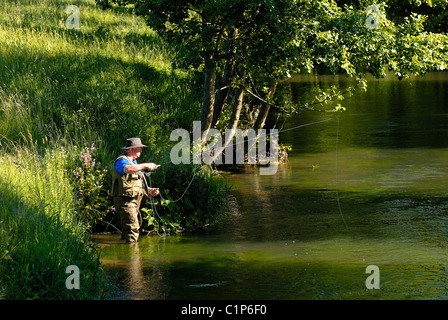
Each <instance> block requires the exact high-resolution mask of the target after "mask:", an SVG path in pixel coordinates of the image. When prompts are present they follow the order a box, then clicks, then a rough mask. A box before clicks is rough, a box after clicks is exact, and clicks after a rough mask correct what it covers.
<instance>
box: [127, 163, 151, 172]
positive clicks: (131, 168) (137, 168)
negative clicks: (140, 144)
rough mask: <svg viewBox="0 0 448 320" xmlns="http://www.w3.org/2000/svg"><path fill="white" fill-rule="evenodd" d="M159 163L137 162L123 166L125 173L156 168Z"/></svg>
mask: <svg viewBox="0 0 448 320" xmlns="http://www.w3.org/2000/svg"><path fill="white" fill-rule="evenodd" d="M159 166H160V165H156V164H155V163H139V164H130V165H127V166H126V167H124V172H125V173H138V172H139V171H143V170H150V171H154V170H156V169H157V168H158V167H159Z"/></svg>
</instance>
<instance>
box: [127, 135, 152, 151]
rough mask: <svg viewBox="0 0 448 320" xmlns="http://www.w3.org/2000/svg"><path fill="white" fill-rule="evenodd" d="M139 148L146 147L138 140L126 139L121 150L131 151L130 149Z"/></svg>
mask: <svg viewBox="0 0 448 320" xmlns="http://www.w3.org/2000/svg"><path fill="white" fill-rule="evenodd" d="M140 147H147V146H145V145H144V144H142V141H141V140H140V138H129V139H126V146H124V147H123V148H121V149H125V150H127V149H132V148H140Z"/></svg>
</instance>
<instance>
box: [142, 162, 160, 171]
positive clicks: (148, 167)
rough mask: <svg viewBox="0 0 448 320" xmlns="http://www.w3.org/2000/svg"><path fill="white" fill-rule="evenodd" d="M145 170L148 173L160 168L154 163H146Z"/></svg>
mask: <svg viewBox="0 0 448 320" xmlns="http://www.w3.org/2000/svg"><path fill="white" fill-rule="evenodd" d="M145 167H146V170H149V171H154V170H156V169H157V168H158V167H160V165H157V164H155V163H146V166H145Z"/></svg>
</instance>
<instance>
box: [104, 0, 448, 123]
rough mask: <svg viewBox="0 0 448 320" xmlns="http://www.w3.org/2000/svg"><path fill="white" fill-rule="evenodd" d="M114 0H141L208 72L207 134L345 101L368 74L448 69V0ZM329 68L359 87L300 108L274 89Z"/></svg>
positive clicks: (139, 9) (139, 8)
mask: <svg viewBox="0 0 448 320" xmlns="http://www.w3.org/2000/svg"><path fill="white" fill-rule="evenodd" d="M112 1H113V2H115V3H117V4H118V5H133V6H134V8H135V13H136V14H137V15H139V16H141V17H143V18H144V19H145V21H146V22H147V24H148V25H149V26H151V27H152V28H154V29H155V30H157V31H158V32H159V34H160V35H161V36H163V37H166V38H167V39H169V40H170V41H176V42H180V43H183V44H185V46H186V47H187V48H188V50H189V57H190V59H188V62H189V63H191V64H192V65H193V66H194V67H195V68H197V69H201V70H203V74H204V86H203V90H204V95H203V103H202V116H201V123H202V130H204V131H205V130H208V129H210V128H214V127H219V128H221V129H223V128H229V129H234V128H237V127H242V126H244V127H252V128H255V129H260V128H263V127H264V125H265V122H266V119H267V116H268V114H269V112H270V110H271V109H272V108H275V109H276V110H278V111H280V112H294V111H297V110H300V109H303V108H308V109H313V108H315V106H316V105H318V104H324V103H326V102H328V101H330V100H332V99H341V100H342V99H343V98H344V94H349V95H350V94H353V93H354V91H355V90H356V89H357V88H361V89H365V88H366V80H365V79H366V75H368V74H371V75H373V76H374V77H376V78H383V77H384V76H385V75H386V73H388V72H390V73H393V74H395V75H396V76H398V77H399V79H402V78H406V77H409V76H410V75H423V74H425V72H427V71H433V70H446V68H447V66H448V37H447V35H446V30H447V25H446V21H447V19H446V9H447V7H448V0H409V1H399V0H388V1H385V2H383V3H379V4H376V3H373V2H371V1H364V0H261V1H260V0H257V1H255V0H201V1H198V0H112ZM97 2H98V3H99V4H103V5H105V4H106V5H107V4H108V3H109V0H97ZM321 67H323V68H325V70H326V71H327V72H330V73H335V74H336V73H343V74H346V75H347V76H348V77H353V78H354V79H356V80H357V81H356V83H357V84H356V85H355V86H353V87H350V88H348V89H345V91H341V89H340V88H338V87H336V86H332V87H331V89H329V90H321V91H317V92H316V97H315V98H314V99H313V100H312V101H310V102H309V103H306V104H304V105H301V106H297V105H293V104H291V103H285V101H282V100H281V96H280V95H278V96H276V95H275V92H276V90H277V86H278V84H279V82H281V81H282V80H284V79H287V78H289V77H291V76H293V75H296V74H300V73H311V72H313V71H314V70H316V68H321ZM277 91H278V90H277ZM339 109H341V107H339V106H338V107H337V108H336V109H335V110H339Z"/></svg>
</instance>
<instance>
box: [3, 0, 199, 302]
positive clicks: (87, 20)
mask: <svg viewBox="0 0 448 320" xmlns="http://www.w3.org/2000/svg"><path fill="white" fill-rule="evenodd" d="M69 5H75V6H77V7H78V8H79V10H80V11H79V12H80V16H79V17H80V28H79V29H69V28H67V25H66V21H67V18H68V17H69V16H70V15H71V14H72V12H69V13H66V8H67V7H68V6H69ZM181 51H182V48H181V47H173V46H171V45H168V44H166V43H165V42H164V41H163V40H162V39H161V38H159V37H158V35H157V34H156V33H154V32H153V31H152V30H151V29H149V28H148V27H147V26H146V25H145V23H144V22H143V21H142V20H140V19H138V18H136V17H135V16H132V15H131V13H130V12H127V11H126V10H125V9H118V8H112V9H109V10H101V9H99V8H97V7H96V5H95V1H94V0H77V1H64V0H20V1H2V2H0V61H1V63H0V150H1V151H2V154H1V156H0V210H1V211H0V299H1V298H3V299H97V298H101V297H104V294H105V293H106V290H105V289H106V288H107V285H106V282H105V279H104V277H103V275H102V272H101V264H100V255H101V252H100V251H99V250H98V249H97V248H95V247H94V246H92V245H91V244H89V242H88V241H87V239H88V230H89V228H86V225H85V221H84V220H83V219H82V218H83V217H82V216H80V212H79V211H80V210H79V203H78V202H79V199H80V198H81V197H82V192H80V190H79V189H80V186H82V187H83V188H84V187H85V185H80V184H79V183H80V181H85V180H83V179H81V178H79V177H80V175H79V172H80V171H77V170H78V169H80V170H81V171H82V170H84V171H83V172H87V170H86V169H88V168H87V166H91V165H95V166H96V167H95V170H97V171H95V172H107V174H106V175H105V176H102V177H101V179H102V180H101V181H99V178H98V177H99V175H95V174H92V175H91V176H90V177H91V178H92V180H91V184H90V185H89V187H91V190H90V191H89V192H90V193H89V194H88V196H90V195H95V197H97V196H98V194H100V192H99V191H98V190H96V189H95V188H96V187H98V189H101V190H102V191H103V193H104V192H107V189H108V187H109V186H108V184H109V183H110V175H109V174H110V166H111V164H112V163H113V160H114V159H115V157H116V156H117V155H118V153H119V152H120V147H122V145H123V143H124V139H125V138H126V137H130V136H140V137H141V138H142V140H143V141H144V143H145V144H147V145H149V146H150V148H147V149H145V152H144V154H143V155H142V158H141V159H140V161H151V162H159V163H160V162H162V161H163V159H164V158H165V159H166V158H167V156H168V154H169V151H167V150H168V148H169V143H170V142H169V135H170V132H171V131H172V130H173V129H175V128H185V129H189V128H190V127H191V125H192V123H193V120H197V119H199V117H200V100H201V98H200V86H201V82H198V81H197V80H196V77H195V71H191V70H188V68H187V67H186V68H183V69H181V68H178V67H176V66H177V65H178V62H179V61H180V60H178V56H180V55H179V52H181ZM91 146H92V148H91V149H90V147H91ZM93 146H94V147H93ZM85 147H86V153H87V152H90V150H93V149H94V153H95V154H94V156H95V160H96V162H95V161H93V162H89V163H87V162H84V167H83V166H82V162H81V164H79V163H80V158H81V157H84V159H85V158H86V153H84V154H83V153H82V150H84V148H85ZM87 147H88V148H89V149H87ZM80 152H81V153H80ZM76 157H78V158H79V159H76ZM81 160H82V159H81ZM90 160H91V159H90ZM78 165H79V167H78ZM89 168H90V167H89ZM187 176H188V177H185V179H186V181H187V182H188V181H189V179H190V177H191V174H190V173H188V171H187ZM204 177H205V178H204V179H206V178H207V177H206V175H204ZM77 178H79V180H76V179H77ZM187 178H188V179H187ZM195 179H201V176H200V174H198V175H197V176H196V177H195ZM92 181H93V182H92ZM100 182H104V183H101V184H100ZM77 183H78V184H77ZM76 187H78V189H77V188H76ZM164 187H165V188H169V186H164ZM173 190H174V188H173V189H172V190H171V191H173ZM182 191H183V189H182V190H180V191H179V192H182ZM187 195H188V193H187ZM170 196H173V197H174V198H176V195H175V194H173V193H170ZM185 199H187V200H188V201H190V200H191V199H188V197H187V196H186V197H185ZM104 207H107V205H106V204H104ZM87 208H89V207H88V206H87ZM84 209H85V207H84ZM103 209H104V208H103ZM69 265H77V266H78V267H79V269H80V273H81V277H80V285H81V290H68V289H67V288H66V285H65V281H66V279H67V277H68V276H69V274H66V273H65V271H66V267H67V266H69Z"/></svg>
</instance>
